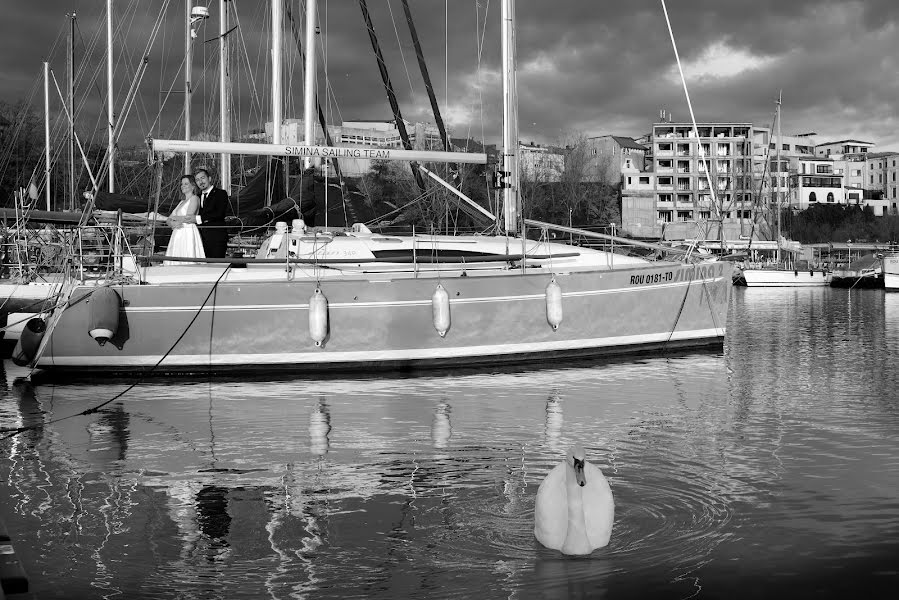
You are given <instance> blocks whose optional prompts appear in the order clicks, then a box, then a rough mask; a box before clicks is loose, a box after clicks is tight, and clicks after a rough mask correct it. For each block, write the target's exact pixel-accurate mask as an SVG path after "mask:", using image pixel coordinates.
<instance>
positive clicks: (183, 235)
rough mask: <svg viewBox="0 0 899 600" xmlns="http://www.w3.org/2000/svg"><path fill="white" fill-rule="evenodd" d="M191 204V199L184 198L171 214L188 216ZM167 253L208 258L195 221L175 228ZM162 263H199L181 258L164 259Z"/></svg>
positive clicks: (167, 254) (168, 264)
mask: <svg viewBox="0 0 899 600" xmlns="http://www.w3.org/2000/svg"><path fill="white" fill-rule="evenodd" d="M189 204H190V201H189V200H182V201H181V203H180V204H179V205H178V206H176V207H175V210H173V211H172V214H171V216H173V217H186V216H187V207H188V205H189ZM165 255H166V256H178V257H183V258H206V253H205V252H204V251H203V239H202V238H201V237H200V230H199V229H197V225H196V224H195V223H184V224H183V225H181V227H178V228H176V229H173V230H172V237H171V238H170V239H169V247H168V248H167V249H166V251H165ZM162 264H163V265H165V266H173V265H195V264H198V263H192V262H187V261H181V260H165V261H162Z"/></svg>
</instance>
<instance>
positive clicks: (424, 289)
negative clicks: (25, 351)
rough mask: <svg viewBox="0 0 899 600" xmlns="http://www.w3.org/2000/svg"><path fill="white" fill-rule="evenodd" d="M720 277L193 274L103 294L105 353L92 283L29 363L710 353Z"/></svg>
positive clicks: (249, 363)
mask: <svg viewBox="0 0 899 600" xmlns="http://www.w3.org/2000/svg"><path fill="white" fill-rule="evenodd" d="M163 268H164V267H163ZM190 268H191V267H180V269H190ZM193 268H194V270H195V271H196V272H197V274H200V273H201V272H205V271H210V272H217V273H218V274H219V275H221V274H222V270H223V269H222V268H216V267H206V266H197V267H193ZM731 269H732V267H731V265H730V263H723V262H722V263H709V264H701V265H685V264H679V263H646V264H640V265H633V266H626V267H621V268H615V269H612V270H609V269H595V268H580V269H579V268H572V269H570V270H565V271H560V270H558V269H548V268H542V267H535V268H533V269H528V270H527V271H526V272H522V271H521V270H511V269H505V270H499V269H496V270H483V271H477V270H475V271H470V272H466V271H464V270H462V271H455V272H452V271H443V272H440V273H436V272H429V273H425V274H421V273H418V274H416V273H408V272H407V273H399V272H397V273H385V272H381V273H370V274H359V275H357V276H354V277H333V278H322V279H316V278H311V277H310V278H300V279H293V280H287V279H286V278H285V276H284V274H283V269H277V268H271V269H263V270H251V269H245V270H244V269H233V270H230V271H229V272H227V273H225V274H224V275H223V276H222V277H221V280H220V281H218V282H217V283H216V282H215V280H214V279H213V280H212V281H210V280H209V278H206V277H203V278H202V279H205V281H194V282H184V281H182V282H180V283H177V282H174V281H172V282H168V283H159V284H145V285H121V286H116V287H114V288H113V289H115V290H116V292H117V293H118V294H119V295H120V296H121V299H122V305H121V307H120V312H119V327H118V331H117V332H116V334H115V336H114V337H113V338H112V339H110V340H109V342H107V343H106V344H104V345H100V344H98V343H97V342H96V341H94V340H93V339H91V337H90V336H89V335H88V322H89V320H90V302H89V301H85V300H89V298H84V297H85V296H87V295H88V294H90V293H91V291H92V290H93V289H96V288H90V287H81V288H77V287H76V288H75V289H74V290H73V292H72V295H71V296H70V301H69V303H68V306H67V307H65V308H63V309H60V311H59V312H58V313H57V314H56V315H55V318H54V320H53V322H52V324H51V328H50V330H49V331H48V337H47V338H46V339H45V345H44V347H43V352H42V354H41V355H40V357H39V359H38V360H37V365H36V366H37V367H38V368H41V369H45V370H47V371H57V372H67V373H75V374H85V373H88V372H98V373H109V374H125V375H129V374H138V373H146V372H154V373H186V372H204V371H218V372H226V373H232V372H235V371H252V372H261V371H290V372H321V371H327V370H342V371H355V372H359V371H360V369H364V370H370V369H397V368H416V367H447V366H454V365H464V364H482V365H483V364H486V365H496V364H503V363H518V362H525V361H532V360H534V359H537V358H541V357H580V356H597V355H623V354H633V353H639V352H652V351H666V350H671V349H682V348H698V347H707V346H715V345H720V344H722V343H723V340H724V336H725V331H726V330H725V328H726V322H727V311H728V305H729V302H730V295H731V288H732V283H731ZM240 271H244V272H243V273H240ZM249 271H255V273H250V272H249ZM266 272H268V275H269V277H268V279H267V280H266V279H265V275H266ZM250 275H253V277H254V278H255V280H253V281H248V280H247V279H246V278H247V277H248V276H250ZM553 279H555V281H556V283H557V284H558V285H559V286H560V287H561V291H562V293H561V306H560V307H556V308H560V311H561V317H562V318H561V323H560V324H559V326H558V328H553V326H552V324H551V323H550V321H549V318H548V308H547V307H548V302H549V300H548V298H549V296H550V295H549V294H548V293H547V286H548V285H549V284H550V282H551V281H552V280H553ZM438 285H439V286H442V287H443V288H444V289H445V291H446V292H447V294H448V297H449V308H448V311H449V328H448V330H447V331H446V332H445V335H440V334H439V332H438V330H437V328H436V325H435V323H436V319H435V314H436V312H437V311H436V310H435V306H434V303H433V297H434V292H435V290H436V289H437V286H438ZM316 289H320V290H321V292H322V293H323V294H324V295H325V297H326V298H327V300H328V312H327V338H326V339H325V340H324V342H323V343H321V344H320V345H317V344H316V343H315V340H314V335H313V326H312V320H311V319H310V311H311V310H312V309H311V308H310V304H311V302H310V298H311V297H312V296H313V294H314V293H315V290H316Z"/></svg>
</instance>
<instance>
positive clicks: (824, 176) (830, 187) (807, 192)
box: [788, 155, 847, 210]
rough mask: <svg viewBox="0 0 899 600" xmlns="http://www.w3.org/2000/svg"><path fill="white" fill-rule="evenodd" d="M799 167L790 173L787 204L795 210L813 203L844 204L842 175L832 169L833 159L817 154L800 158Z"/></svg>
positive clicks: (803, 208)
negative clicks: (812, 156)
mask: <svg viewBox="0 0 899 600" xmlns="http://www.w3.org/2000/svg"><path fill="white" fill-rule="evenodd" d="M798 163H799V164H798V166H799V168H798V169H797V171H796V172H794V173H790V175H789V178H790V194H789V196H788V198H789V200H788V204H789V206H790V208H793V209H795V210H806V209H807V208H809V207H810V206H813V205H815V204H820V203H824V204H846V201H847V197H846V194H845V189H844V187H843V175H842V174H841V173H837V172H836V171H835V170H834V161H833V160H832V159H830V158H824V157H821V155H818V156H817V157H814V158H802V159H800V160H799V161H798Z"/></svg>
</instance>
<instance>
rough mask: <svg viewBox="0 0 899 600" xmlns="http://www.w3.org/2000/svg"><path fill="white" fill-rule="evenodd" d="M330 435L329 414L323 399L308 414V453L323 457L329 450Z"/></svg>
mask: <svg viewBox="0 0 899 600" xmlns="http://www.w3.org/2000/svg"><path fill="white" fill-rule="evenodd" d="M330 433H331V412H330V410H329V409H328V403H327V402H326V401H325V399H324V398H323V397H320V398H319V399H318V403H317V404H316V405H315V406H314V407H313V408H312V412H310V413H309V451H310V452H312V454H314V455H316V456H324V455H325V454H327V453H328V449H329V448H330V440H329V439H328V434H330Z"/></svg>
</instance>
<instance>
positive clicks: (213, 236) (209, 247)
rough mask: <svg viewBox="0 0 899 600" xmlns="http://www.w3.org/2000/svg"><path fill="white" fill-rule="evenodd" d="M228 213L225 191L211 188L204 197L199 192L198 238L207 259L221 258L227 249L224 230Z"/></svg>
mask: <svg viewBox="0 0 899 600" xmlns="http://www.w3.org/2000/svg"><path fill="white" fill-rule="evenodd" d="M227 211H228V194H227V193H225V190H223V189H220V188H217V187H211V188H210V189H209V190H208V193H207V195H206V197H205V198H204V197H203V192H200V210H199V212H197V214H198V215H199V217H200V237H201V238H203V250H204V251H205V252H206V257H207V258H223V257H224V256H225V252H226V251H227V249H228V230H227V229H225V214H226V212H227Z"/></svg>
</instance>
